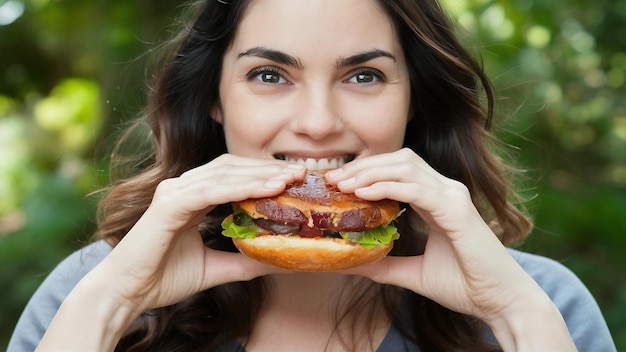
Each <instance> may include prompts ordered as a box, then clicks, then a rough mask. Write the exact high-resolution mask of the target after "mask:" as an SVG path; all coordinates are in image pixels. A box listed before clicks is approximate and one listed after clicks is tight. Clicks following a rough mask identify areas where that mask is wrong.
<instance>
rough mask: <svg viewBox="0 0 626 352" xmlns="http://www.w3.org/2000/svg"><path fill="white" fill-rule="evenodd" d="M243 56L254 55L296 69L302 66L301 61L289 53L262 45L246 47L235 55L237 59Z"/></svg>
mask: <svg viewBox="0 0 626 352" xmlns="http://www.w3.org/2000/svg"><path fill="white" fill-rule="evenodd" d="M244 56H256V57H260V58H264V59H268V60H272V61H274V62H276V63H279V64H283V65H287V66H293V67H295V68H298V69H301V68H302V63H301V62H300V60H298V59H296V58H295V57H293V56H291V55H289V54H285V53H283V52H281V51H278V50H272V49H268V48H264V47H255V48H251V49H248V50H246V51H244V52H242V53H240V54H239V55H237V58H238V59H239V58H242V57H244Z"/></svg>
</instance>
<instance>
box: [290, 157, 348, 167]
mask: <svg viewBox="0 0 626 352" xmlns="http://www.w3.org/2000/svg"><path fill="white" fill-rule="evenodd" d="M346 159H347V157H342V158H333V159H328V158H322V159H312V158H307V159H298V158H292V157H289V156H287V157H285V160H286V161H287V162H289V163H292V164H298V165H302V166H304V167H306V168H307V169H309V170H323V169H336V168H338V167H341V166H343V164H345V163H346Z"/></svg>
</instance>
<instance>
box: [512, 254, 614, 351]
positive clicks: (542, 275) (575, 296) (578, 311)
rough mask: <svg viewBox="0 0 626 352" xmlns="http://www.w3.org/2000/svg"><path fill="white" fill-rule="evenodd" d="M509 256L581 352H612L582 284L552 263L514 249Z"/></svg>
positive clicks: (596, 309) (598, 314) (603, 325)
mask: <svg viewBox="0 0 626 352" xmlns="http://www.w3.org/2000/svg"><path fill="white" fill-rule="evenodd" d="M509 253H510V254H511V256H512V257H513V258H514V259H515V260H516V261H517V263H518V264H519V265H520V266H521V267H522V268H524V270H525V271H526V272H527V273H528V274H529V275H530V276H531V277H532V278H533V279H534V280H535V281H536V282H537V283H538V284H539V286H541V288H542V289H543V290H544V291H545V292H546V293H547V294H548V296H550V298H551V299H552V301H553V302H554V304H555V305H556V306H557V308H558V309H559V311H560V312H561V314H562V315H563V318H564V319H565V322H566V323H567V326H568V328H569V330H570V334H571V335H572V337H573V338H574V341H575V342H576V345H577V347H578V349H579V350H581V351H614V350H615V345H614V343H613V340H612V338H611V335H610V333H609V330H608V327H607V325H606V322H605V321H604V317H603V316H602V313H601V311H600V308H599V306H598V304H597V302H596V300H595V299H594V298H593V296H592V295H591V293H590V292H589V290H588V289H587V287H586V286H585V285H584V284H583V282H582V281H581V280H580V279H579V278H578V277H577V276H576V275H575V274H574V273H573V272H572V271H571V270H569V269H568V268H567V267H566V266H565V265H563V264H561V263H559V262H557V261H556V260H553V259H550V258H546V257H543V256H540V255H536V254H530V253H526V252H522V251H519V250H515V249H509Z"/></svg>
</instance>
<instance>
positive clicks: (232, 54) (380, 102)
mask: <svg viewBox="0 0 626 352" xmlns="http://www.w3.org/2000/svg"><path fill="white" fill-rule="evenodd" d="M409 96H410V92H409V79H408V73H407V67H406V63H405V60H404V53H403V51H402V47H401V46H400V43H399V40H398V38H397V36H396V33H395V29H394V28H393V26H392V23H391V21H390V20H389V18H388V17H387V16H386V14H385V12H384V11H383V9H382V8H381V7H380V5H379V4H378V3H377V2H376V1H375V0H342V1H336V0H316V1H311V0H288V1H286V0H252V1H251V2H250V4H249V6H248V7H247V10H246V12H245V14H244V16H243V17H242V22H241V23H240V25H239V28H238V30H237V33H236V36H235V38H234V41H233V43H232V44H231V46H230V48H229V49H228V51H227V52H226V53H225V56H224V64H223V68H222V75H221V82H220V100H221V104H222V110H221V111H220V113H218V114H217V115H214V116H217V117H216V119H217V120H218V121H219V122H220V123H222V124H223V126H224V131H225V135H226V141H227V147H228V151H229V152H230V153H233V154H237V155H242V156H249V157H257V158H280V159H286V160H289V161H293V162H296V161H297V160H302V161H304V162H306V164H307V167H309V168H316V167H319V168H328V167H331V168H332V167H336V166H338V165H341V163H342V162H343V161H345V160H350V159H352V158H358V157H363V156H367V155H373V154H380V153H384V152H390V151H394V150H397V149H399V148H401V147H402V141H403V137H404V133H405V126H406V122H407V119H408V111H409Z"/></svg>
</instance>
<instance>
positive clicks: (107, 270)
mask: <svg viewBox="0 0 626 352" xmlns="http://www.w3.org/2000/svg"><path fill="white" fill-rule="evenodd" d="M304 174H305V169H304V168H303V167H299V166H295V165H288V164H287V163H286V162H284V161H280V160H261V159H251V158H244V157H238V156H233V155H228V154H226V155H223V156H220V157H219V158H216V159H215V160H213V161H211V162H210V163H208V164H206V165H203V166H200V167H198V168H195V169H192V170H190V171H188V172H185V173H184V174H182V175H181V176H180V177H176V178H172V179H167V180H164V181H162V182H161V183H160V184H159V185H158V187H157V189H156V192H155V194H154V197H153V199H152V202H151V204H150V206H149V207H148V209H147V210H146V211H145V213H144V214H143V216H142V217H141V218H140V219H139V221H137V223H136V224H135V225H134V227H133V228H132V229H131V230H130V231H129V232H128V233H127V234H126V236H125V237H124V238H123V239H122V240H121V241H120V242H119V244H118V245H117V246H116V247H115V248H114V249H113V250H112V252H111V253H110V254H109V255H108V256H107V257H106V258H105V259H104V260H103V261H102V262H101V263H100V264H99V265H98V266H96V267H95V268H94V269H93V270H92V271H91V272H90V273H89V274H87V275H86V276H85V277H84V278H83V279H82V280H81V281H80V282H79V284H78V285H77V286H76V287H75V288H74V290H73V291H72V292H71V293H70V294H69V295H68V297H67V298H66V300H65V301H64V302H63V304H62V305H61V307H60V309H59V311H58V312H57V315H56V316H55V318H54V320H53V321H52V323H51V324H50V326H49V328H48V330H47V332H46V334H45V335H44V338H43V339H42V342H41V344H40V346H39V348H38V351H41V350H52V351H56V350H63V351H73V350H76V351H79V350H112V349H113V348H114V346H115V345H116V344H117V341H118V339H119V338H120V337H121V335H122V333H123V331H124V330H125V329H126V327H127V326H128V325H129V324H130V323H131V322H132V321H133V320H134V319H136V317H137V316H138V315H139V314H141V313H142V312H144V311H146V310H149V309H152V308H157V307H163V306H167V305H171V304H174V303H176V302H178V301H181V300H183V299H185V298H186V297H189V296H191V295H193V294H195V293H197V292H200V291H203V290H206V289H208V288H211V287H214V286H217V285H221V284H224V283H228V282H234V281H242V280H251V279H253V278H255V277H258V276H263V275H267V274H271V273H276V272H279V271H281V269H277V268H274V267H271V266H268V265H264V264H261V263H259V262H257V261H254V260H252V259H249V258H247V257H245V256H244V255H242V254H240V253H229V252H222V251H217V250H212V249H209V248H207V247H206V246H204V244H203V241H202V238H201V235H200V233H199V232H198V225H199V224H200V223H201V222H202V221H203V220H204V217H205V214H206V213H208V212H209V211H211V210H212V209H213V208H215V206H217V205H219V204H224V203H228V202H233V201H240V200H244V199H248V198H260V197H267V196H272V195H276V194H278V193H280V192H282V191H283V190H284V188H285V187H286V185H287V184H289V183H292V182H293V181H296V180H300V179H303V178H304ZM67 331H72V332H73V336H76V338H73V339H72V340H71V341H68V339H67Z"/></svg>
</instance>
